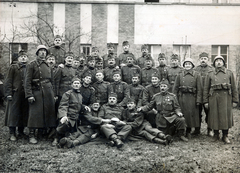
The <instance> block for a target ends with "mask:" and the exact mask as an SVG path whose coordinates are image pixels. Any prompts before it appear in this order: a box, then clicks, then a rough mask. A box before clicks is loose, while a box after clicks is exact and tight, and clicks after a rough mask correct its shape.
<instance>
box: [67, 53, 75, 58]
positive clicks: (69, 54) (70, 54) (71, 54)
mask: <svg viewBox="0 0 240 173" xmlns="http://www.w3.org/2000/svg"><path fill="white" fill-rule="evenodd" d="M68 56H71V57H73V58H74V54H73V53H72V52H67V53H66V54H65V58H67V57H68Z"/></svg>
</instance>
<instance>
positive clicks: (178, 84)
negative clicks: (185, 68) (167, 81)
mask: <svg viewBox="0 0 240 173" xmlns="http://www.w3.org/2000/svg"><path fill="white" fill-rule="evenodd" d="M179 87H180V74H178V75H177V77H176V79H175V82H174V86H173V94H175V95H176V96H177V95H178V92H179Z"/></svg>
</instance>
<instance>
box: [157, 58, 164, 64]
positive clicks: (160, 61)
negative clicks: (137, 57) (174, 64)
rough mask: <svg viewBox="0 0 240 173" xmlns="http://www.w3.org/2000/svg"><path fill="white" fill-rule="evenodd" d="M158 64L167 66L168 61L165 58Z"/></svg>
mask: <svg viewBox="0 0 240 173" xmlns="http://www.w3.org/2000/svg"><path fill="white" fill-rule="evenodd" d="M158 62H159V64H160V65H165V64H166V59H165V58H159V59H158Z"/></svg>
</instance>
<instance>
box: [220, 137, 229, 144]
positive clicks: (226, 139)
mask: <svg viewBox="0 0 240 173" xmlns="http://www.w3.org/2000/svg"><path fill="white" fill-rule="evenodd" d="M222 141H223V142H225V143H226V144H230V143H231V142H230V140H229V139H228V135H223V137H222Z"/></svg>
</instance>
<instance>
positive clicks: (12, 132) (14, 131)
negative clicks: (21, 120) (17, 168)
mask: <svg viewBox="0 0 240 173" xmlns="http://www.w3.org/2000/svg"><path fill="white" fill-rule="evenodd" d="M16 129H17V128H16V127H9V133H10V134H16ZM23 130H24V127H18V133H23Z"/></svg>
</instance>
